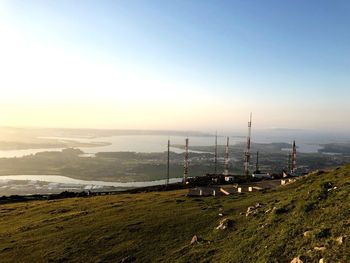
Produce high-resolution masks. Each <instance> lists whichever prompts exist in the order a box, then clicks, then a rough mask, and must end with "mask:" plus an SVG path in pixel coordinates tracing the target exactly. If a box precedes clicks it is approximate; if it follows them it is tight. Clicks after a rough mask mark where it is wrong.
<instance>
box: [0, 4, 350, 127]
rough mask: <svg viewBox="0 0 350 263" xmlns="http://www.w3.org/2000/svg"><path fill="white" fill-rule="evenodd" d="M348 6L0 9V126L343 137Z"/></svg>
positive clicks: (349, 56) (348, 86) (347, 110)
mask: <svg viewBox="0 0 350 263" xmlns="http://www.w3.org/2000/svg"><path fill="white" fill-rule="evenodd" d="M349 13H350V3H349V1H336V2H333V1H328V2H327V1H325V2H323V1H322V2H317V4H316V3H315V2H312V1H310V2H307V1H281V2H279V1H271V2H265V1H200V0H195V1H155V0H150V1H133V0H130V1H68V0H66V1H65V0H62V1H18V0H8V1H7V0H3V1H1V2H0V126H22V127H68V128H69V127H73V128H80V127H84V128H117V129H120V128H122V129H165V130H167V129H172V130H184V131H186V130H199V131H210V132H212V131H215V130H220V131H226V132H228V131H237V130H238V131H245V129H246V123H247V121H248V116H249V113H250V112H253V127H254V128H255V129H269V128H276V127H277V128H291V129H310V130H316V131H327V132H344V133H345V132H349V131H350V122H349V116H350V103H349V98H350V74H349V69H350V45H349V43H350V33H349V32H350V30H349V28H350V16H349Z"/></svg>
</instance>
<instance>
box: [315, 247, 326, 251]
mask: <svg viewBox="0 0 350 263" xmlns="http://www.w3.org/2000/svg"><path fill="white" fill-rule="evenodd" d="M314 250H316V251H325V250H326V247H314Z"/></svg>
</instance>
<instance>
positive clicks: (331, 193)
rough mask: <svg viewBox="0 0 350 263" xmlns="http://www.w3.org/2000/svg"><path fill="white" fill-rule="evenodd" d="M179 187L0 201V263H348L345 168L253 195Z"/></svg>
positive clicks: (349, 179) (349, 186)
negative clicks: (206, 193)
mask: <svg viewBox="0 0 350 263" xmlns="http://www.w3.org/2000/svg"><path fill="white" fill-rule="evenodd" d="M186 192H187V191H186V190H175V191H168V192H150V193H136V194H131V193H127V194H120V195H114V196H98V197H86V198H71V199H64V200H52V201H31V202H22V203H13V204H3V205H0V213H1V217H0V258H1V261H2V262H122V261H123V262H133V261H134V262H165V261H166V262H291V261H292V259H294V258H296V257H299V259H300V260H301V261H302V262H319V260H320V259H321V258H323V259H324V262H349V261H350V252H349V251H350V241H349V237H350V209H349V208H350V205H349V204H350V195H349V193H350V165H347V166H344V167H341V168H337V169H335V170H332V171H327V172H314V173H311V174H309V175H307V176H306V177H304V178H302V179H300V180H298V181H296V182H295V183H292V184H289V185H286V186H281V187H278V188H276V189H273V190H268V191H263V192H253V193H244V194H240V195H238V194H236V195H231V196H216V197H206V198H188V197H186V196H185V195H186ZM220 222H222V223H223V225H224V227H223V228H225V229H216V228H217V227H218V225H219V224H220ZM195 235H196V237H197V238H193V237H194V236H195ZM191 240H192V241H193V242H192V244H190V243H191ZM301 261H300V262H301ZM295 262H297V261H295Z"/></svg>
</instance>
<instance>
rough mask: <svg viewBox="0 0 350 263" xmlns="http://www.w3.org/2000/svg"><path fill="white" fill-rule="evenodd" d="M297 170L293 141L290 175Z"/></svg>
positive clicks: (295, 149) (295, 150) (295, 148)
mask: <svg viewBox="0 0 350 263" xmlns="http://www.w3.org/2000/svg"><path fill="white" fill-rule="evenodd" d="M296 168H297V147H296V144H295V140H294V141H293V149H292V169H291V171H292V173H293V172H295V170H296Z"/></svg>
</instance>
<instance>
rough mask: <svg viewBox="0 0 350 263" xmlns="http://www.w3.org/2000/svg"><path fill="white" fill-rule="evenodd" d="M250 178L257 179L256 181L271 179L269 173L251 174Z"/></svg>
mask: <svg viewBox="0 0 350 263" xmlns="http://www.w3.org/2000/svg"><path fill="white" fill-rule="evenodd" d="M252 177H253V178H257V179H271V178H272V176H271V175H270V174H269V173H253V174H252Z"/></svg>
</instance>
